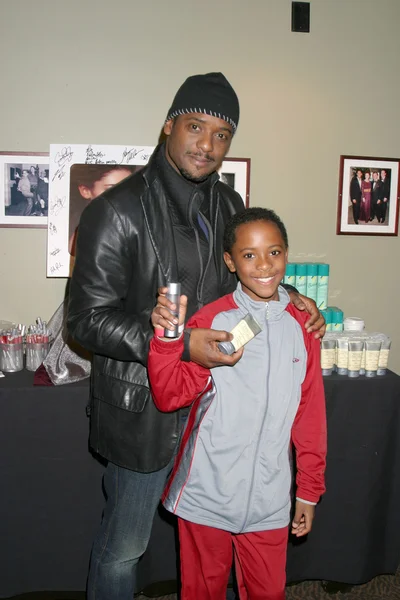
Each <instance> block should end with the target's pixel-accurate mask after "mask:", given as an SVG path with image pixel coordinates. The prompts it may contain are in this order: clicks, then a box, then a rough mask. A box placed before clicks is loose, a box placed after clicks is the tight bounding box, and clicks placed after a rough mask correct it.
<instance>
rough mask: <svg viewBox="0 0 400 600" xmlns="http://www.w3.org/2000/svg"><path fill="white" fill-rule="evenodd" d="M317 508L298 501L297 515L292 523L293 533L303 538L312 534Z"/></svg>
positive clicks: (296, 506) (295, 514)
mask: <svg viewBox="0 0 400 600" xmlns="http://www.w3.org/2000/svg"><path fill="white" fill-rule="evenodd" d="M314 514H315V506H313V505H311V504H305V503H304V502H301V500H296V505H295V513H294V517H293V521H292V530H291V533H293V535H295V536H296V537H302V536H303V535H307V533H310V531H311V528H312V523H313V520H314Z"/></svg>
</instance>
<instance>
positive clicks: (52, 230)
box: [49, 222, 57, 235]
mask: <svg viewBox="0 0 400 600" xmlns="http://www.w3.org/2000/svg"><path fill="white" fill-rule="evenodd" d="M49 233H50V235H55V234H56V233H57V227H56V226H55V225H54V223H51V222H50V223H49Z"/></svg>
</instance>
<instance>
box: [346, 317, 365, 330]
mask: <svg viewBox="0 0 400 600" xmlns="http://www.w3.org/2000/svg"><path fill="white" fill-rule="evenodd" d="M364 327H365V323H364V319H360V318H359V317H346V318H345V320H344V322H343V329H344V331H363V329H364Z"/></svg>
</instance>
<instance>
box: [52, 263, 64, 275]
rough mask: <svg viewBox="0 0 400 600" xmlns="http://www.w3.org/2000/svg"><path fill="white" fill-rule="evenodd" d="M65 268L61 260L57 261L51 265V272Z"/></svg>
mask: <svg viewBox="0 0 400 600" xmlns="http://www.w3.org/2000/svg"><path fill="white" fill-rule="evenodd" d="M62 268H63V265H62V264H61V263H60V262H56V263H55V264H54V265H51V267H50V273H52V274H53V273H56V271H59V270H60V269H62Z"/></svg>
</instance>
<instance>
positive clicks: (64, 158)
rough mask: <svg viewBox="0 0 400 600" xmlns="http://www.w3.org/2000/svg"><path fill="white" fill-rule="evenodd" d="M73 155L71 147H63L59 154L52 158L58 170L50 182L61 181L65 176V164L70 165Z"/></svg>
mask: <svg viewBox="0 0 400 600" xmlns="http://www.w3.org/2000/svg"><path fill="white" fill-rule="evenodd" d="M73 155H74V153H73V152H72V150H71V146H64V148H63V149H62V150H61V152H57V154H56V155H55V157H54V162H55V163H56V165H57V166H58V169H57V170H56V172H55V173H54V175H53V179H52V181H54V180H55V179H62V178H63V177H64V176H65V167H66V165H67V163H70V162H71V160H72V157H73Z"/></svg>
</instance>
